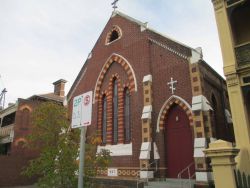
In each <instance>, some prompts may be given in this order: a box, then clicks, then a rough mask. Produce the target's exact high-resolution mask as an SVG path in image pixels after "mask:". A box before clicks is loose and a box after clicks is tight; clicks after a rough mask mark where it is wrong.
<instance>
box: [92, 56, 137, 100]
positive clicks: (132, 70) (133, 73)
mask: <svg viewBox="0 0 250 188" xmlns="http://www.w3.org/2000/svg"><path fill="white" fill-rule="evenodd" d="M113 55H116V56H118V57H120V58H122V59H123V60H124V61H125V62H126V63H127V64H128V66H129V68H130V70H131V72H132V75H133V78H134V80H135V91H137V81H136V76H135V72H134V69H133V68H132V66H131V64H130V63H129V62H128V60H127V59H126V58H124V57H123V56H121V55H119V54H116V53H112V54H111V55H110V56H109V57H108V59H107V60H106V62H105V63H104V65H103V66H102V70H101V71H100V73H99V75H98V78H97V80H96V83H95V89H94V97H93V104H95V96H96V88H97V83H98V80H99V78H100V76H101V73H102V71H103V70H104V68H105V66H106V64H107V63H108V61H109V60H110V58H111V57H112V56H113Z"/></svg>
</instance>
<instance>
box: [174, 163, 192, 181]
mask: <svg viewBox="0 0 250 188" xmlns="http://www.w3.org/2000/svg"><path fill="white" fill-rule="evenodd" d="M193 164H194V162H192V163H190V164H189V165H188V166H187V167H185V168H184V169H182V170H181V171H180V172H179V173H178V175H177V177H178V178H179V179H181V175H182V174H183V173H184V172H185V171H187V170H188V169H189V168H190V167H191V166H192V165H193ZM189 175H190V174H189ZM189 177H191V176H189Z"/></svg>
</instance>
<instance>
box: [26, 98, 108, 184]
mask: <svg viewBox="0 0 250 188" xmlns="http://www.w3.org/2000/svg"><path fill="white" fill-rule="evenodd" d="M32 125H33V126H32V133H31V134H30V135H29V136H28V138H27V140H28V145H27V147H29V148H31V149H35V150H38V151H39V153H40V155H39V156H38V157H37V158H36V159H34V160H32V161H30V164H29V166H28V167H27V168H26V169H25V170H24V171H23V174H24V175H26V176H29V177H31V176H34V175H36V176H38V177H39V180H38V186H39V187H44V188H47V187H50V188H75V187H77V178H78V176H77V175H76V174H77V172H78V168H79V167H78V163H77V161H76V159H77V157H78V156H79V143H80V132H79V129H74V130H69V127H70V122H69V120H68V114H67V109H65V108H64V107H63V106H61V105H58V104H55V103H50V102H48V103H43V104H41V105H40V106H39V107H37V108H36V109H35V110H34V111H33V113H32ZM86 142H87V144H86V146H85V147H86V150H85V169H84V180H85V181H84V183H85V187H92V178H91V177H95V176H96V175H97V170H101V169H106V168H107V166H108V165H109V163H110V162H111V157H110V152H109V151H107V150H102V151H100V153H98V154H96V149H97V148H96V146H97V145H98V144H100V138H99V137H97V136H96V134H94V135H92V136H90V137H88V138H87V141H86Z"/></svg>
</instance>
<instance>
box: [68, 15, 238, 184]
mask: <svg viewBox="0 0 250 188" xmlns="http://www.w3.org/2000/svg"><path fill="white" fill-rule="evenodd" d="M87 91H93V112H92V125H91V126H89V127H88V129H87V134H88V135H90V134H91V133H92V132H96V131H97V132H98V133H99V136H100V138H101V140H102V142H101V144H100V145H99V146H98V150H100V149H103V148H104V149H109V150H110V151H111V156H112V164H111V165H110V166H109V168H108V169H107V170H106V171H99V172H98V173H99V175H100V176H102V177H103V178H107V179H108V178H110V177H112V178H114V179H124V178H125V179H126V178H127V177H130V178H133V177H134V178H136V177H138V176H139V177H141V178H152V177H161V178H178V177H181V178H193V179H196V181H197V182H198V183H200V184H207V183H208V182H209V181H211V180H212V176H211V168H210V166H209V161H208V159H207V158H206V157H205V156H204V153H203V152H202V150H203V149H205V148H207V146H208V143H209V142H211V141H213V140H215V139H224V140H229V141H233V138H234V137H233V132H232V121H231V118H230V111H229V104H228V97H227V90H226V85H225V81H224V79H223V78H222V77H221V76H220V75H219V74H218V73H216V72H215V71H214V70H213V68H211V67H210V66H209V65H208V64H207V63H206V62H205V61H204V60H203V57H202V51H201V48H197V49H193V48H191V47H189V46H186V45H184V44H182V43H180V42H178V41H176V40H173V39H171V38H169V37H166V36H164V35H162V34H160V33H158V32H157V31H155V30H153V29H151V28H149V27H148V25H147V23H143V22H140V21H138V20H136V19H134V18H131V17H129V16H127V15H125V14H123V13H121V12H118V11H114V12H113V13H112V16H111V17H110V19H109V21H108V23H107V24H106V26H105V28H104V30H103V32H102V33H101V35H100V37H99V39H98V40H97V42H96V44H95V46H94V48H93V49H92V51H91V53H90V54H89V56H88V58H87V60H86V62H85V63H84V65H83V67H82V69H81V71H80V72H79V74H78V76H77V78H76V80H75V82H74V83H73V85H72V87H71V89H70V91H69V93H68V95H67V98H68V102H69V109H70V111H71V112H72V106H73V105H72V103H73V99H74V97H75V96H78V95H80V94H83V93H85V92H87ZM188 171H190V173H188Z"/></svg>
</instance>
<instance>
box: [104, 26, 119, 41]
mask: <svg viewBox="0 0 250 188" xmlns="http://www.w3.org/2000/svg"><path fill="white" fill-rule="evenodd" d="M114 32H116V34H117V37H116V38H115V39H114V40H112V34H113V33H114ZM121 37H122V30H121V28H120V27H119V26H117V25H114V26H113V27H112V29H111V30H110V31H109V32H108V34H107V37H106V40H105V44H106V45H108V44H110V43H112V42H113V41H116V40H118V39H120V38H121Z"/></svg>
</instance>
